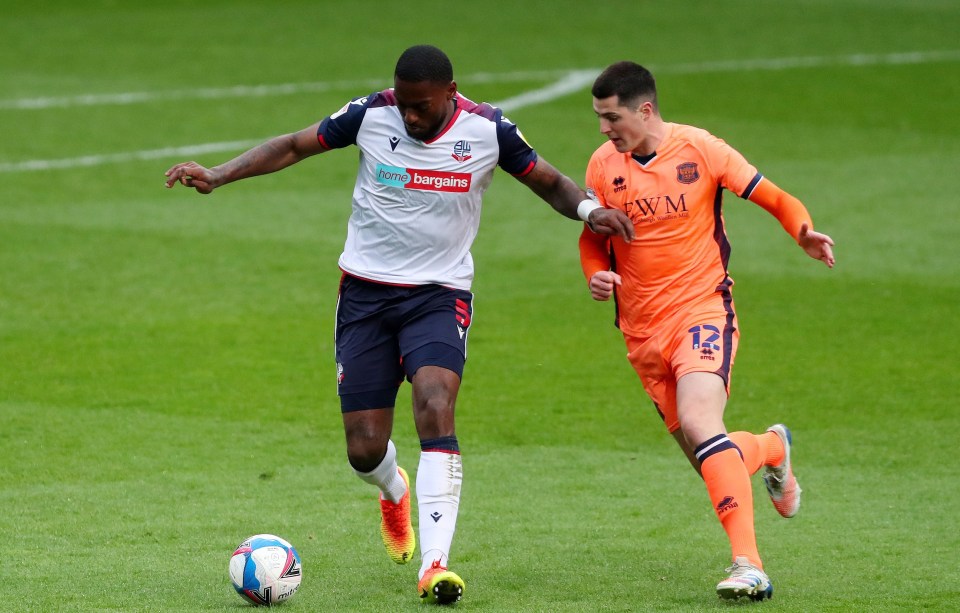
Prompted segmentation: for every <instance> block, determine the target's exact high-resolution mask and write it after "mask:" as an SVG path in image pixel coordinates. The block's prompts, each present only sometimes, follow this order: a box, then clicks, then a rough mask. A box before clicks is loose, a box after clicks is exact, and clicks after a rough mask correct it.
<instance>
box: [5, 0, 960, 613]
mask: <svg viewBox="0 0 960 613" xmlns="http://www.w3.org/2000/svg"><path fill="white" fill-rule="evenodd" d="M0 5H2V9H0V13H2V15H3V17H2V19H0V41H3V42H2V43H0V46H2V48H3V53H0V85H2V86H0V543H2V547H0V552H2V554H0V555H2V557H0V610H2V611H30V612H34V611H35V612H47V611H242V610H244V609H245V607H246V605H244V604H243V603H242V601H241V600H240V599H239V598H238V597H237V596H236V595H235V594H233V593H232V588H231V587H230V583H229V579H228V577H227V563H228V560H229V556H230V553H231V552H232V550H233V548H234V547H235V546H236V545H237V544H238V543H239V542H240V541H241V540H242V539H243V538H245V537H247V536H249V535H251V534H255V533H260V532H273V533H276V534H279V535H281V536H283V537H284V538H286V539H288V540H290V541H291V542H292V543H293V544H294V545H295V546H296V547H297V548H298V550H299V551H300V553H301V556H302V558H303V568H304V582H303V587H302V589H301V591H300V593H299V594H298V595H297V597H296V598H295V599H294V600H293V601H291V602H289V603H287V604H286V605H285V607H284V610H288V611H303V612H306V611H369V612H382V611H418V610H421V607H422V605H421V604H420V603H419V602H418V599H417V597H416V591H415V585H416V568H415V565H410V566H405V567H398V566H396V565H395V564H393V563H392V562H390V561H389V559H388V558H387V556H386V555H385V554H384V552H383V551H382V545H381V543H380V539H379V531H378V521H379V520H378V511H377V506H376V503H375V501H374V497H375V493H374V492H373V491H371V488H370V487H369V486H366V485H364V484H362V483H361V482H359V481H358V480H357V479H356V478H355V477H354V476H353V474H352V472H351V471H350V470H349V467H348V465H347V463H346V460H345V455H344V444H343V434H342V431H341V425H340V417H339V405H338V401H337V398H336V384H335V367H334V364H333V357H332V356H333V346H332V345H333V322H334V320H333V316H334V307H335V302H336V287H337V283H338V280H339V271H338V269H337V267H336V258H337V256H338V255H339V253H340V249H341V248H342V245H343V239H344V235H345V224H346V219H347V216H348V214H349V209H350V205H349V198H350V193H351V190H352V187H353V179H354V172H355V167H356V157H355V156H356V152H355V150H354V151H352V152H339V153H332V154H329V155H328V156H323V157H322V158H317V159H314V160H309V161H307V162H305V163H302V164H300V165H298V166H297V167H294V168H291V169H288V170H287V171H284V172H282V173H279V174H277V175H272V176H268V177H261V178H258V179H255V180H251V181H247V182H243V183H239V184H236V185H231V186H229V187H227V188H225V189H223V190H222V191H219V192H216V193H214V194H213V195H211V196H209V197H201V196H199V195H197V194H194V193H192V192H189V191H187V190H185V189H179V188H178V189H176V190H169V191H168V190H165V189H163V187H162V183H163V175H162V173H163V171H164V170H165V169H166V168H168V167H169V166H170V165H171V164H172V163H174V162H177V161H181V160H182V159H187V158H195V159H196V160H197V161H199V162H201V163H205V164H216V163H219V162H221V161H223V160H226V159H228V158H229V157H232V156H233V155H235V154H236V153H239V152H240V151H242V150H243V149H244V148H245V147H246V146H247V145H245V144H243V143H247V142H256V141H259V140H263V139H266V138H267V137H269V136H273V135H275V134H280V133H284V132H289V131H293V130H297V129H300V128H302V127H305V126H307V125H309V124H311V123H312V122H314V121H317V120H318V119H320V118H322V117H323V116H325V115H327V114H329V113H331V112H332V111H335V110H336V109H337V108H339V107H340V106H341V105H342V104H343V103H344V102H346V101H347V100H348V99H349V98H350V97H353V96H357V95H362V94H365V93H368V92H370V91H373V90H374V89H377V88H379V87H385V86H389V85H390V75H391V73H392V69H393V65H394V62H395V60H396V58H397V56H398V55H399V53H400V52H401V51H402V50H403V49H404V48H406V47H407V46H409V45H412V44H417V43H422V42H428V43H433V44H436V45H438V46H440V47H441V48H443V49H444V50H446V51H447V52H448V54H449V55H450V56H451V59H452V60H453V63H454V68H455V72H456V76H457V79H458V82H459V84H460V88H461V90H462V91H463V92H464V93H465V94H466V95H467V96H469V97H471V98H473V99H475V100H486V101H491V102H498V101H509V100H518V98H516V97H518V96H522V95H523V94H526V93H528V92H531V91H536V90H540V89H542V88H546V87H549V86H551V85H552V84H554V83H556V82H557V81H560V80H561V79H562V78H563V77H564V75H565V74H567V73H568V72H569V71H577V70H587V71H589V70H594V69H599V68H602V67H603V66H605V65H607V64H608V63H610V62H613V61H616V60H620V59H633V60H636V61H639V62H641V63H643V64H646V65H648V66H650V67H651V68H652V69H653V70H654V73H655V75H656V76H657V77H658V83H659V86H660V103H661V108H662V112H663V115H664V117H665V118H666V119H667V120H669V121H679V122H684V123H693V124H696V125H699V126H702V127H704V128H707V129H709V130H711V131H713V132H714V133H716V134H717V135H719V136H721V137H722V138H724V139H725V140H727V141H728V142H729V143H731V144H732V145H734V146H735V147H737V148H738V149H740V150H741V151H742V152H743V153H744V154H745V155H746V156H747V158H748V159H749V160H751V161H752V162H753V163H754V164H755V165H757V166H758V168H759V169H760V170H761V171H762V172H763V173H764V174H766V175H767V176H768V177H770V178H771V179H772V180H773V181H774V182H776V183H777V184H778V185H780V186H782V187H784V188H785V189H787V190H789V191H790V192H792V193H793V194H795V195H796V196H797V197H799V198H800V199H801V200H803V201H804V202H805V203H806V204H807V206H808V208H809V209H810V210H811V212H812V214H813V217H814V220H815V221H816V223H817V227H818V229H821V230H823V231H825V232H827V233H829V234H831V235H832V236H833V237H834V239H835V240H836V241H837V247H836V254H837V257H838V265H837V267H836V268H835V269H834V270H832V271H829V270H827V269H826V268H825V267H823V266H822V265H821V264H818V263H816V262H814V261H812V260H809V259H808V258H806V256H804V255H803V254H802V253H801V252H800V250H799V249H797V248H796V247H795V246H793V245H792V244H791V242H790V240H789V238H788V237H787V236H786V235H785V234H784V233H783V231H782V230H781V229H780V227H779V225H778V224H777V223H776V221H775V220H774V219H773V218H772V217H770V216H769V215H768V214H767V213H765V212H764V211H763V210H762V209H760V208H759V207H756V206H754V205H752V204H750V203H748V202H745V201H742V200H740V199H738V198H736V197H734V196H733V195H731V194H728V195H727V197H726V220H727V227H728V232H729V235H730V239H731V242H732V245H733V254H732V259H731V264H730V270H731V274H732V275H733V277H734V278H735V280H736V282H737V285H736V288H735V290H734V295H735V299H736V302H737V308H738V314H739V317H740V323H741V327H742V333H743V336H742V339H741V345H740V353H739V355H738V360H737V365H736V368H735V371H734V373H735V374H734V380H733V396H732V399H731V401H730V403H729V405H728V409H727V425H728V426H729V427H730V428H731V429H750V430H754V431H759V430H762V429H764V428H766V427H767V426H768V425H770V424H772V423H775V422H777V421H783V422H785V423H787V424H788V425H789V426H791V428H792V429H793V431H794V437H795V443H796V446H795V461H796V471H797V474H798V476H799V478H800V482H801V484H802V485H803V487H804V506H803V509H802V510H801V512H800V514H799V515H798V516H797V517H796V518H795V519H793V520H790V521H785V520H783V519H781V518H780V517H779V516H778V515H777V514H776V513H775V511H774V510H773V509H772V507H771V505H770V503H769V502H768V501H767V500H766V495H765V492H764V491H763V487H762V483H761V482H760V481H759V479H756V480H755V481H754V489H755V493H756V524H757V532H758V538H759V544H760V549H761V553H762V554H763V555H764V560H765V565H766V568H767V571H768V572H769V574H770V576H771V578H772V580H773V581H774V584H775V588H776V589H775V593H774V598H773V600H771V601H769V602H765V603H762V604H754V603H739V604H730V603H725V602H721V601H719V600H718V599H717V598H716V596H715V594H714V591H713V588H714V585H715V583H716V582H717V581H718V580H719V579H720V578H721V577H722V574H723V569H724V567H725V566H727V565H728V563H729V559H728V548H727V544H726V539H725V538H724V535H723V532H722V530H721V528H720V526H719V524H718V523H717V522H716V520H715V518H714V517H713V514H712V511H711V509H710V507H709V504H708V499H707V496H706V493H705V490H704V488H703V486H702V484H701V483H700V482H699V479H698V478H697V477H696V475H695V474H694V473H693V471H691V470H690V468H689V466H688V465H687V464H686V461H685V460H684V458H683V457H682V455H681V454H680V452H679V451H678V450H677V449H676V448H675V446H674V444H673V442H672V440H671V439H670V437H669V436H667V434H666V433H665V431H664V430H663V428H662V426H661V424H660V422H659V420H658V419H657V417H656V414H655V413H654V411H653V409H652V407H651V405H650V402H649V401H648V400H647V398H646V397H645V395H644V394H643V391H642V388H641V386H640V383H639V380H638V379H637V378H636V376H635V374H634V373H633V371H632V370H631V368H630V367H629V365H628V364H627V362H626V360H625V358H624V354H625V350H624V347H623V343H622V339H621V338H620V337H619V334H618V332H617V331H616V330H615V329H614V328H613V327H612V325H611V323H612V318H613V313H612V309H611V305H609V304H598V303H594V302H593V301H592V300H590V298H589V295H588V292H587V290H586V287H585V283H584V281H583V279H582V277H581V274H580V271H579V264H578V259H577V249H576V239H577V235H578V233H579V224H577V223H574V222H571V221H569V220H565V219H562V218H561V217H560V216H558V215H555V214H554V213H553V212H551V210H550V209H549V207H548V206H547V205H545V204H544V203H542V202H540V201H539V200H537V199H536V197H535V196H533V194H531V193H530V192H529V191H528V190H526V189H525V188H524V187H523V186H521V185H520V184H519V183H517V182H516V181H514V180H512V179H511V178H510V177H508V176H507V175H506V174H505V173H503V172H500V171H498V176H497V178H496V179H495V180H494V183H493V186H492V187H491V189H490V190H489V192H488V195H487V198H486V203H485V211H484V218H483V222H482V224H481V230H480V236H479V238H478V240H477V242H476V245H475V248H474V256H475V259H476V262H477V280H476V283H475V285H474V291H475V293H476V304H475V308H476V310H475V317H474V321H475V324H476V326H475V328H474V330H473V332H472V333H471V344H470V361H469V363H468V366H467V373H466V378H465V380H464V384H463V388H462V390H461V394H460V400H459V403H458V435H459V438H460V440H461V445H462V449H463V459H464V469H465V476H466V480H465V483H464V489H463V499H462V505H461V513H460V521H459V529H458V533H457V537H456V540H455V542H454V549H453V552H452V555H453V557H452V559H453V568H454V569H455V570H457V571H458V572H459V573H460V574H461V575H462V576H463V577H464V579H465V581H466V594H465V597H464V600H463V601H462V602H461V603H459V604H458V605H457V607H456V608H457V609H458V610H461V611H478V612H479V611H503V612H514V611H544V612H567V611H725V610H731V609H734V608H735V609H737V610H741V607H745V608H750V609H752V608H757V609H758V610H759V609H760V608H762V609H763V610H765V611H915V610H926V611H936V610H943V611H950V610H958V609H960V587H958V586H960V565H958V563H957V560H958V554H957V552H958V551H960V528H958V521H957V517H958V514H957V508H958V506H960V494H958V477H957V470H956V468H955V466H956V461H955V456H956V449H957V441H958V435H957V432H958V431H960V416H958V409H957V400H956V398H957V393H956V390H957V388H958V382H960V378H958V376H957V367H956V355H957V348H956V346H955V343H956V342H957V341H958V339H960V325H958V323H957V311H958V307H960V239H958V236H960V199H958V195H957V194H958V192H960V189H958V188H960V183H958V172H957V169H958V167H960V114H958V113H957V109H958V107H960V42H958V39H957V35H956V33H957V32H958V31H960V7H958V5H957V3H956V2H953V1H949V0H909V1H908V0H902V1H894V0H885V1H876V2H874V1H867V0H797V1H795V2H790V3H785V2H779V1H772V0H769V1H753V2H748V1H746V0H732V1H729V2H715V3H711V2H701V1H695V0H679V1H677V2H670V3H666V2H664V3H656V2H636V1H632V2H626V1H622V2H621V1H614V2H607V3H583V2H580V1H573V0H568V1H557V2H544V1H536V2H529V3H515V2H508V1H506V0H493V1H491V2H487V3H482V4H479V5H478V4H475V3H433V2H422V1H419V0H414V1H412V2H406V3H402V4H397V3H388V2H382V3H381V2H372V1H366V2H354V3H349V2H328V1H317V2H308V1H305V0H304V1H298V2H282V3H280V2H274V3H264V2H255V1H252V0H239V1H236V2H226V1H223V0H212V1H209V2H204V3H188V2H182V1H180V0H174V1H172V2H167V3H162V4H161V3H147V2H116V1H108V0H90V1H88V2H72V1H70V2H68V1H66V0H62V1H46V0H43V1H37V2H29V3H28V2H10V1H9V0H7V1H4V2H0ZM259 86H264V87H263V88H261V89H257V87H259ZM240 87H246V88H247V89H237V88H240ZM508 115H509V116H510V118H511V119H513V120H514V121H516V122H517V123H518V124H519V125H520V127H521V128H522V129H523V132H524V134H525V136H526V137H527V139H528V140H529V141H530V142H531V143H532V144H533V145H534V146H535V147H536V148H537V149H538V151H539V152H540V154H541V155H542V156H543V157H544V158H545V159H547V160H549V161H550V162H551V163H553V164H554V165H555V166H557V167H559V168H560V169H561V170H563V171H564V172H566V173H567V174H569V175H570V176H571V177H573V178H575V179H576V180H577V181H578V182H582V180H583V172H584V168H585V166H586V162H587V159H588V157H589V155H590V153H591V152H592V151H593V149H594V148H595V147H596V146H598V145H599V144H600V143H601V142H602V136H601V135H600V134H599V133H598V130H597V122H596V119H595V117H594V114H593V112H592V110H591V108H590V96H589V88H588V86H584V87H580V88H579V89H577V90H576V91H572V92H569V93H564V94H562V95H556V96H548V97H547V99H546V100H544V101H542V102H538V103H531V104H527V105H523V106H517V107H516V108H515V109H514V110H511V111H510V112H508ZM232 141H241V144H239V145H236V146H234V147H232V148H231V147H230V146H228V145H217V144H218V143H226V142H232ZM210 143H213V144H214V146H213V147H211V149H213V150H211V151H209V152H206V153H204V152H202V151H201V150H197V149H186V150H183V151H187V152H183V153H181V152H179V151H177V150H176V149H177V148H190V147H196V146H199V145H206V144H210ZM411 421H412V420H411V419H410V412H409V387H408V386H404V387H403V388H402V390H401V395H400V399H399V401H398V412H397V426H396V432H395V440H396V443H397V446H398V449H399V453H400V461H401V464H402V465H404V466H405V467H406V468H407V469H408V470H410V471H411V475H412V474H413V472H414V471H415V469H416V462H417V453H418V446H417V441H416V435H415V433H414V431H413V426H412V423H411ZM744 610H745V609H744Z"/></svg>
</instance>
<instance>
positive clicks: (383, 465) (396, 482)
mask: <svg viewBox="0 0 960 613" xmlns="http://www.w3.org/2000/svg"><path fill="white" fill-rule="evenodd" d="M353 472H355V473H356V474H357V476H358V477H360V478H361V479H363V480H364V481H366V482H367V483H372V484H373V485H376V486H377V487H378V488H380V497H381V498H383V499H384V500H390V501H392V502H394V503H396V502H400V499H401V498H403V495H404V493H406V491H407V484H406V483H404V481H403V477H401V476H400V473H399V472H398V471H397V448H396V447H395V446H394V445H393V441H387V453H386V455H384V456H383V459H382V460H380V464H378V465H377V467H376V468H374V469H373V470H371V471H370V472H368V473H362V472H360V471H359V470H356V469H354V471H353Z"/></svg>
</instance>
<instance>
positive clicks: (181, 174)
mask: <svg viewBox="0 0 960 613" xmlns="http://www.w3.org/2000/svg"><path fill="white" fill-rule="evenodd" d="M163 174H165V175H166V177H167V180H166V182H165V183H164V184H165V185H166V186H167V187H168V188H170V187H173V186H174V185H176V184H177V183H179V184H180V185H183V186H184V187H192V188H194V189H195V190H197V191H198V192H200V193H201V194H209V193H210V192H212V191H213V190H214V189H215V188H216V187H217V186H218V185H219V182H218V177H217V175H216V173H214V172H213V171H211V170H210V169H209V168H205V167H203V166H201V165H200V164H197V163H196V162H180V163H179V164H175V165H174V166H172V167H171V168H170V170H168V171H167V172H165V173H163Z"/></svg>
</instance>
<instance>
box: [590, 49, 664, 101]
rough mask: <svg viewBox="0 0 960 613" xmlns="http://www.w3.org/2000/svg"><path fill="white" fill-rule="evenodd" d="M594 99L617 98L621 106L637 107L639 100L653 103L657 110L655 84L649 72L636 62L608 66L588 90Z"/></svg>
mask: <svg viewBox="0 0 960 613" xmlns="http://www.w3.org/2000/svg"><path fill="white" fill-rule="evenodd" d="M590 93H592V94H593V97H594V98H609V97H610V96H617V97H618V98H619V102H620V105H621V106H627V107H632V108H635V107H638V106H640V102H641V100H640V99H641V98H647V99H649V100H650V101H651V102H653V108H654V109H656V108H657V83H656V81H654V79H653V75H652V74H650V71H649V70H647V69H646V68H644V67H643V66H641V65H640V64H637V63H636V62H628V61H624V62H617V63H616V64H610V65H609V66H607V68H606V69H605V70H604V71H603V72H601V73H600V76H599V77H597V80H596V81H594V82H593V88H592V89H591V90H590Z"/></svg>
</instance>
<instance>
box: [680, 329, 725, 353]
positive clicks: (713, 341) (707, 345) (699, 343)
mask: <svg viewBox="0 0 960 613" xmlns="http://www.w3.org/2000/svg"><path fill="white" fill-rule="evenodd" d="M687 332H689V333H690V334H691V335H692V336H691V339H690V340H691V341H692V343H693V348H694V349H700V347H703V348H704V349H712V350H713V351H720V344H719V343H718V342H717V341H718V340H719V339H720V329H719V328H718V327H716V326H712V325H710V324H704V325H702V326H694V327H692V328H690V329H689V330H687ZM701 334H703V335H704V336H705V337H706V338H702V339H701V338H700V335H701Z"/></svg>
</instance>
